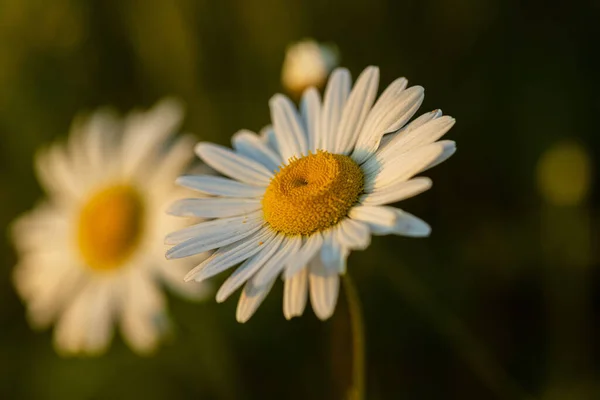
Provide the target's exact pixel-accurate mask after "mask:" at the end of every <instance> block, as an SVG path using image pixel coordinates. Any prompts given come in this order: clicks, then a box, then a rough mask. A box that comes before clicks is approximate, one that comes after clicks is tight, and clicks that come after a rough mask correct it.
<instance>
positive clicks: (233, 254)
mask: <svg viewBox="0 0 600 400" xmlns="http://www.w3.org/2000/svg"><path fill="white" fill-rule="evenodd" d="M274 237H275V232H274V231H273V230H272V229H270V228H268V227H264V228H262V229H261V230H259V231H257V232H256V233H253V234H252V235H250V236H248V237H246V238H244V239H242V240H240V241H239V242H235V243H232V244H230V245H227V246H224V247H221V248H220V249H219V250H217V251H216V252H215V253H214V254H212V255H211V256H210V257H208V258H207V259H206V260H204V261H203V262H202V263H201V264H200V265H198V266H196V267H195V268H194V269H192V270H191V271H190V272H188V274H187V275H186V276H185V278H184V280H185V281H191V280H195V281H196V282H201V281H203V280H205V279H207V278H210V277H212V276H215V275H217V274H219V273H221V272H223V271H225V270H226V269H228V268H230V267H232V266H234V265H236V264H238V263H241V262H242V261H244V260H246V259H248V258H250V257H252V256H253V255H255V254H256V253H258V252H259V251H260V250H262V249H263V248H264V245H265V243H268V242H270V241H271V240H272V239H273V238H274Z"/></svg>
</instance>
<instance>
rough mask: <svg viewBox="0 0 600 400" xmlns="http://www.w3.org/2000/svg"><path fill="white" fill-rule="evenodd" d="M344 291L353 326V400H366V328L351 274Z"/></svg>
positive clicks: (346, 279)
mask: <svg viewBox="0 0 600 400" xmlns="http://www.w3.org/2000/svg"><path fill="white" fill-rule="evenodd" d="M342 279H343V283H344V291H345V293H346V301H347V303H348V311H349V314H350V324H351V326H352V388H351V389H350V392H349V394H348V398H349V399H351V400H364V399H365V327H364V320H363V315H362V307H361V304H360V299H359V297H358V292H357V291H356V287H355V286H354V282H353V281H352V278H350V275H349V274H345V275H344V276H343V277H342Z"/></svg>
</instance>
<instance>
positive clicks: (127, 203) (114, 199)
mask: <svg viewBox="0 0 600 400" xmlns="http://www.w3.org/2000/svg"><path fill="white" fill-rule="evenodd" d="M142 224H143V201H142V198H141V196H140V194H139V193H138V192H137V190H135V189H134V188H133V187H131V186H127V185H119V186H111V187H109V188H107V189H104V190H102V191H100V192H98V193H96V194H95V195H94V196H92V197H91V198H90V200H89V201H88V202H87V203H86V204H85V205H84V206H83V207H82V209H81V212H80V214H79V225H78V231H77V239H78V240H77V243H78V245H79V251H80V252H81V255H82V256H83V258H84V259H85V261H86V264H87V265H89V266H90V267H91V268H92V269H94V270H98V271H108V270H114V269H117V268H119V267H121V266H122V265H123V264H124V263H125V261H127V259H128V258H129V256H131V254H132V253H133V251H134V250H135V248H136V246H137V245H138V243H139V242H140V239H141V234H142V232H143V226H142Z"/></svg>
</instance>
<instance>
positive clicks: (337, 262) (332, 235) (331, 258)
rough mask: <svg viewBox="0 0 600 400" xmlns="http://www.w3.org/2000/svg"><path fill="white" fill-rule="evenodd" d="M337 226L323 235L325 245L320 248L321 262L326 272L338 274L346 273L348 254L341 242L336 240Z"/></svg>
mask: <svg viewBox="0 0 600 400" xmlns="http://www.w3.org/2000/svg"><path fill="white" fill-rule="evenodd" d="M339 229H340V228H339V225H338V226H336V227H335V228H332V229H330V230H329V231H327V232H324V233H323V237H324V238H325V243H323V247H322V248H321V254H320V257H321V262H322V263H323V266H324V267H325V268H327V269H328V270H332V271H336V272H337V273H339V274H343V273H345V272H346V259H347V258H348V255H349V254H350V252H349V251H348V249H347V248H345V247H344V246H343V245H342V243H341V242H339V241H338V240H337V232H338V231H339Z"/></svg>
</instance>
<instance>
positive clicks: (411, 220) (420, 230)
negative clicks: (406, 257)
mask: <svg viewBox="0 0 600 400" xmlns="http://www.w3.org/2000/svg"><path fill="white" fill-rule="evenodd" d="M386 209H388V210H391V211H393V212H394V214H395V215H396V219H395V221H394V225H393V226H391V227H389V226H383V225H376V224H370V228H371V231H372V232H373V234H374V235H388V234H394V235H402V236H410V237H426V236H429V234H430V233H431V228H430V227H429V225H428V224H427V223H426V222H425V221H423V220H421V219H420V218H417V217H415V216H414V215H412V214H409V213H407V212H406V211H402V210H400V209H397V208H393V207H386Z"/></svg>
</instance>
